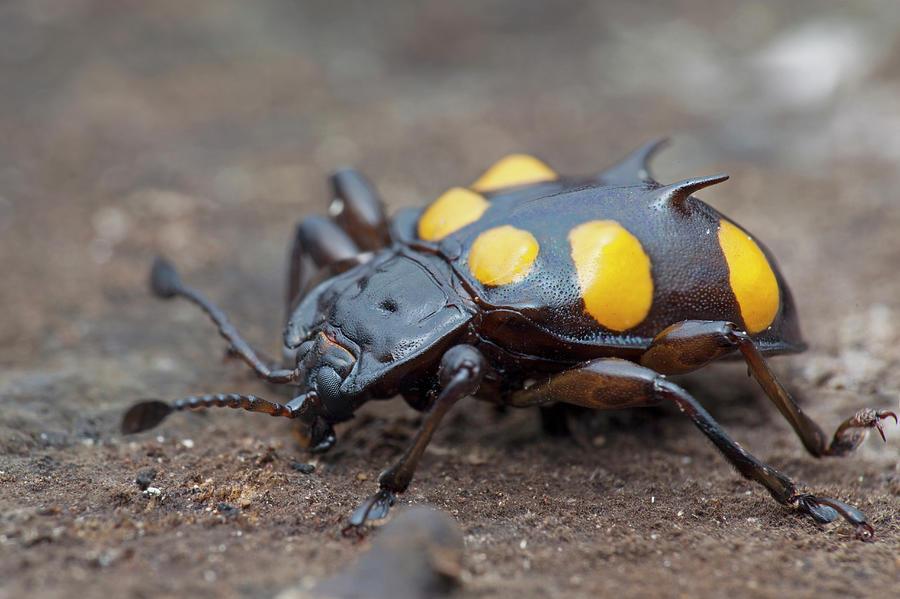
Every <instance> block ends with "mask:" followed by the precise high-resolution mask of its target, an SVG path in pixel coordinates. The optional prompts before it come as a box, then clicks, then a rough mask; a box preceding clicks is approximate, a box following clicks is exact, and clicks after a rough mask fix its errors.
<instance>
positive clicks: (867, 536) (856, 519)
mask: <svg viewBox="0 0 900 599" xmlns="http://www.w3.org/2000/svg"><path fill="white" fill-rule="evenodd" d="M794 501H795V502H796V503H797V506H798V507H799V508H800V511H802V512H805V513H807V514H809V515H810V516H812V518H813V520H815V521H816V522H818V523H819V524H829V523H831V522H834V521H835V520H837V519H838V516H841V517H843V518H844V520H846V521H847V522H849V523H850V524H853V525H854V526H856V538H857V539H860V540H862V541H870V540H872V538H873V537H874V536H875V529H874V528H872V525H871V524H869V523H868V522H866V515H865V514H864V513H862V512H861V511H859V510H858V509H856V508H855V507H853V506H852V505H848V504H846V503H844V502H843V501H838V500H837V499H830V498H828V497H817V496H816V495H811V494H809V493H803V494H802V495H798V496H797V497H795V499H794Z"/></svg>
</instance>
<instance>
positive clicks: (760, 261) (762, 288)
mask: <svg viewBox="0 0 900 599" xmlns="http://www.w3.org/2000/svg"><path fill="white" fill-rule="evenodd" d="M719 246H720V247H721V248H722V253H723V254H724V255H725V261H726V262H727V263H728V279H729V282H730V283H731V290H732V291H733V292H734V297H735V298H737V302H738V306H740V308H741V316H742V317H743V318H744V326H746V327H747V332H748V333H758V332H759V331H762V330H764V329H765V328H766V327H768V326H769V325H770V324H772V321H773V320H775V315H776V314H777V313H778V304H779V301H780V299H779V291H778V281H777V280H776V279H775V273H774V272H772V267H771V266H770V265H769V261H768V260H766V256H765V254H763V252H762V250H761V249H759V246H758V245H756V242H755V241H753V239H752V238H751V237H750V236H749V235H747V233H745V232H744V231H742V230H741V229H740V228H738V227H737V226H736V225H733V224H731V223H730V222H728V221H726V220H720V221H719Z"/></svg>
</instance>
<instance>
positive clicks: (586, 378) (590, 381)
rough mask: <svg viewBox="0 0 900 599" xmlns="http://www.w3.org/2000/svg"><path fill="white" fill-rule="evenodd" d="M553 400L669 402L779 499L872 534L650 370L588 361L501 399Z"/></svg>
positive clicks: (862, 520) (523, 402)
mask: <svg viewBox="0 0 900 599" xmlns="http://www.w3.org/2000/svg"><path fill="white" fill-rule="evenodd" d="M553 401H560V402H566V403H571V404H575V405H578V406H584V407H589V408H626V407H637V406H649V405H654V404H657V403H659V402H661V401H671V402H673V403H675V404H676V405H677V406H678V408H679V409H680V410H681V411H682V412H684V413H685V414H687V415H688V417H689V418H690V419H691V420H692V421H693V422H694V424H695V425H696V426H697V428H699V429H700V432H702V433H703V434H704V435H706V437H707V438H708V439H709V440H710V441H712V443H713V444H714V445H715V446H716V447H717V448H718V449H719V451H720V452H722V454H723V455H724V456H725V458H726V459H727V460H728V461H729V462H730V463H731V465H732V466H734V467H735V468H736V469H737V471H738V472H740V473H741V475H742V476H744V478H747V479H749V480H752V481H755V482H757V483H759V484H761V485H762V486H764V487H765V488H766V489H767V490H768V491H769V493H771V494H772V497H774V498H775V500H776V501H778V502H779V503H781V504H783V505H793V506H796V507H797V508H798V509H799V510H800V511H801V512H803V513H805V514H809V515H810V516H811V517H812V518H813V519H814V520H816V521H817V522H819V523H828V522H833V521H835V520H837V518H838V517H839V516H842V517H844V519H846V520H847V521H848V522H850V523H851V524H853V525H854V526H856V530H857V534H858V535H859V536H860V537H862V538H870V537H871V536H872V534H873V531H872V527H871V526H869V524H868V523H867V522H866V517H865V515H864V514H863V513H862V512H860V511H859V510H857V509H856V508H854V507H852V506H849V505H847V504H845V503H842V502H840V501H837V500H834V499H829V498H826V497H818V496H815V495H811V494H809V493H804V492H801V491H800V490H799V487H798V485H796V484H795V483H794V482H793V481H792V480H791V479H790V478H788V477H787V476H785V475H784V474H782V473H781V472H779V471H777V470H775V469H774V468H770V467H769V466H767V465H765V464H764V463H762V462H760V461H759V460H758V459H756V458H755V457H753V456H752V455H751V454H750V453H748V452H747V451H746V450H745V449H744V448H742V447H741V446H740V445H738V444H737V443H735V442H734V441H733V440H732V439H731V438H730V437H729V436H728V435H727V434H726V433H725V431H723V430H722V428H721V427H720V426H719V424H718V423H717V422H716V421H715V420H713V417H712V416H710V414H709V413H708V412H707V411H706V410H705V409H703V406H701V405H700V404H699V403H698V402H697V400H695V399H694V398H693V397H691V396H690V395H689V394H688V393H687V391H685V390H684V389H682V388H681V387H679V386H678V385H676V384H674V383H672V382H671V381H669V380H667V379H666V377H665V376H664V375H661V374H659V373H658V372H656V371H654V370H651V369H649V368H645V367H643V366H639V365H637V364H634V363H632V362H628V361H626V360H620V359H617V358H603V359H599V360H594V361H592V362H587V363H585V364H583V365H581V366H579V367H576V368H574V369H572V370H567V371H565V372H562V373H560V374H558V375H556V376H554V377H552V378H551V379H549V380H548V381H546V382H543V383H538V384H535V385H533V386H531V387H529V388H528V389H524V390H522V391H518V392H516V393H514V394H513V395H512V396H511V397H510V398H509V399H508V400H507V403H509V404H510V405H513V406H516V407H527V406H536V405H543V404H546V403H549V402H553Z"/></svg>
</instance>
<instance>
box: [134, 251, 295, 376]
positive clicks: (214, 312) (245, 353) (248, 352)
mask: <svg viewBox="0 0 900 599" xmlns="http://www.w3.org/2000/svg"><path fill="white" fill-rule="evenodd" d="M150 286H151V288H152V289H153V292H154V293H155V294H156V295H157V296H159V297H161V298H164V299H169V298H173V297H177V296H181V297H183V298H186V299H187V300H189V301H191V302H193V303H195V304H197V305H198V306H200V308H202V309H203V311H204V312H206V313H207V315H209V317H210V318H211V319H212V321H213V322H214V323H215V324H216V326H217V327H218V329H219V334H221V335H222V337H224V338H225V340H226V341H228V343H230V344H231V349H232V350H233V352H234V354H235V355H237V356H238V357H240V358H241V359H242V360H244V362H246V363H247V364H248V365H249V366H250V367H251V368H252V369H253V370H254V371H255V372H256V376H258V377H259V378H261V379H263V380H265V381H268V382H270V383H292V382H294V381H296V380H297V377H298V376H299V372H298V371H297V370H288V369H284V368H273V367H272V366H270V365H269V364H267V363H265V362H264V361H263V359H262V358H260V357H259V356H258V355H257V353H256V351H254V349H253V347H251V346H250V344H249V343H247V342H246V341H244V339H243V338H242V337H241V336H240V334H239V333H238V332H237V329H235V328H234V325H232V324H231V323H230V322H228V318H227V317H226V316H225V313H224V312H222V311H221V310H219V309H218V308H216V307H215V306H214V305H213V303H212V302H210V301H209V300H208V299H206V298H205V297H204V296H203V295H202V294H201V293H200V292H199V291H197V290H195V289H193V288H191V287H188V286H187V285H185V284H184V283H182V282H181V277H179V276H178V271H176V270H175V267H174V266H172V264H171V263H170V262H169V261H168V260H166V259H164V258H162V257H159V256H157V257H156V259H155V260H154V261H153V269H152V270H151V271H150Z"/></svg>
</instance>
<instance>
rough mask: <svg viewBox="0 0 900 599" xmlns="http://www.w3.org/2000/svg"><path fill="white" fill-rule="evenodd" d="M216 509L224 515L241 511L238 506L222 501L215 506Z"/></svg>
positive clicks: (227, 515)
mask: <svg viewBox="0 0 900 599" xmlns="http://www.w3.org/2000/svg"><path fill="white" fill-rule="evenodd" d="M216 511H217V512H219V513H220V514H222V515H223V516H226V517H230V516H237V515H238V514H239V513H240V512H241V510H239V509H238V508H236V507H234V506H233V505H231V504H230V503H225V502H224V501H223V502H222V503H220V504H219V505H217V506H216Z"/></svg>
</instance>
